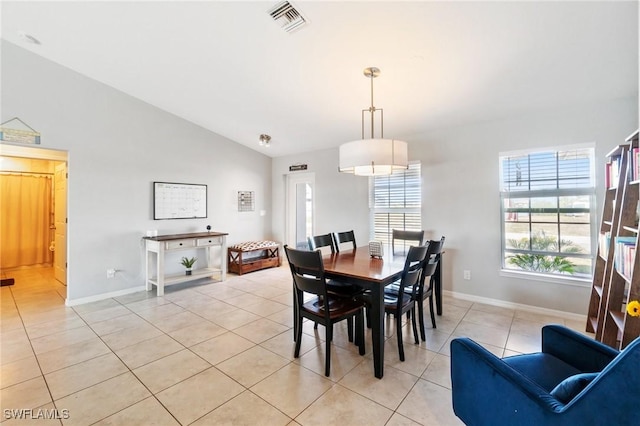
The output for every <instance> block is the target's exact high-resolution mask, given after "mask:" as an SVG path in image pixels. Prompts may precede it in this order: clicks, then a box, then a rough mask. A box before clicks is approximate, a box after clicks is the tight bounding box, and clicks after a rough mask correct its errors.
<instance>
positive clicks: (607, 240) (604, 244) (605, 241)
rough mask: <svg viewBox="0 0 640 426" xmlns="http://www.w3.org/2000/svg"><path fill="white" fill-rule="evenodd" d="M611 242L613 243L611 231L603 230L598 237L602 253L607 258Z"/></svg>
mask: <svg viewBox="0 0 640 426" xmlns="http://www.w3.org/2000/svg"><path fill="white" fill-rule="evenodd" d="M609 244H611V232H609V231H607V232H601V233H600V237H599V238H598V249H599V250H600V255H601V256H602V257H603V258H605V259H606V258H607V253H608V252H609Z"/></svg>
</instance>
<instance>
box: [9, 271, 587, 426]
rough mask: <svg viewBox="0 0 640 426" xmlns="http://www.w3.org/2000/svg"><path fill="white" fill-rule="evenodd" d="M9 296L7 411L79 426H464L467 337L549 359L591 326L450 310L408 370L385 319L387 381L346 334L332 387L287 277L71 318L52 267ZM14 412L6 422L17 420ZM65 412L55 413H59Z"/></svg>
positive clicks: (92, 309) (235, 280) (339, 335)
mask: <svg viewBox="0 0 640 426" xmlns="http://www.w3.org/2000/svg"><path fill="white" fill-rule="evenodd" d="M11 276H12V277H14V278H15V279H16V284H15V285H14V286H10V287H2V288H1V299H0V300H1V307H0V309H1V313H2V315H1V319H2V322H1V327H2V328H1V342H0V343H1V346H0V350H1V352H0V360H1V364H2V365H1V370H0V374H1V375H0V388H1V389H0V408H1V412H2V419H1V420H2V424H3V425H5V424H6V425H10V424H14V423H24V422H22V421H17V420H15V419H11V418H9V417H11V416H10V415H8V414H10V413H12V411H10V410H11V409H32V410H33V411H32V412H31V416H32V417H34V416H36V415H41V416H42V415H52V414H54V415H55V414H57V415H58V417H68V418H63V419H51V420H49V421H43V420H41V419H40V420H34V422H38V424H43V423H48V424H60V423H62V424H65V425H67V424H69V425H90V424H100V425H143V424H144V425H147V424H154V425H178V424H180V425H190V424H193V425H224V424H229V425H242V424H246V425H295V424H299V425H333V424H335V425H365V424H366V425H409V424H425V425H450V424H452V425H455V424H460V422H459V420H458V419H457V418H456V417H455V416H454V414H453V411H452V409H451V381H450V375H449V368H450V363H449V342H450V341H451V339H453V338H455V337H456V336H469V337H471V338H473V339H475V340H477V341H479V342H481V343H482V344H483V345H484V346H486V347H487V348H489V349H490V350H491V351H492V352H494V353H495V354H497V355H498V356H507V355H513V354H516V353H522V352H531V351H536V350H539V341H540V327H541V326H542V325H543V324H546V323H549V322H556V323H563V324H565V325H568V326H570V327H572V328H574V329H576V330H582V328H583V324H582V323H581V322H576V321H569V320H566V319H563V318H560V317H549V316H543V315H539V314H533V313H528V312H520V311H514V310H511V309H506V308H500V307H495V306H490V305H483V304H478V303H471V302H468V301H464V300H459V299H455V298H451V297H445V299H444V314H443V315H442V316H441V317H438V318H437V324H438V328H437V329H431V328H429V329H428V330H427V341H426V343H425V342H422V343H421V344H420V345H414V344H413V340H412V337H411V331H410V329H409V327H407V326H406V325H405V328H404V329H405V330H406V333H405V345H404V346H405V353H406V361H405V362H400V361H399V359H398V355H397V348H396V336H395V335H394V334H393V333H394V330H395V327H393V322H392V321H394V319H393V318H391V319H388V320H387V321H388V323H387V327H386V329H387V338H388V340H387V342H386V344H385V375H384V378H383V379H382V380H378V379H376V378H374V377H373V361H372V357H371V339H370V336H369V337H368V338H367V353H366V355H365V356H360V355H358V352H357V348H356V347H355V346H354V345H353V344H349V342H348V339H347V337H346V329H345V327H344V324H339V325H337V326H336V332H335V333H336V334H335V336H334V345H333V347H332V355H331V356H332V366H331V376H330V377H329V378H326V377H324V345H323V337H324V330H323V328H322V327H320V328H319V330H314V329H313V326H312V324H309V323H306V324H305V326H304V334H303V338H302V350H301V356H300V358H298V359H295V358H294V357H293V348H294V343H293V341H292V329H291V327H292V307H291V299H292V298H291V278H290V275H289V272H288V269H287V268H285V267H281V268H274V269H269V270H265V271H259V272H254V273H251V274H246V275H243V276H242V277H238V276H235V275H231V276H229V277H228V279H227V280H226V281H224V282H212V281H205V282H195V283H191V284H183V285H179V286H172V287H169V288H167V291H166V294H165V296H164V297H155V295H154V293H153V292H139V293H135V294H130V295H126V296H122V297H117V298H112V299H107V300H103V301H100V302H95V303H89V304H85V305H79V306H75V307H66V306H65V304H64V299H65V294H66V288H65V287H64V286H62V285H60V284H58V283H57V282H56V281H55V280H54V279H53V278H52V271H51V270H50V269H44V268H40V269H37V268H34V269H25V270H20V271H14V272H12V273H11ZM7 410H9V411H7ZM55 410H57V411H55Z"/></svg>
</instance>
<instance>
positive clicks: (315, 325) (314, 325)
mask: <svg viewBox="0 0 640 426" xmlns="http://www.w3.org/2000/svg"><path fill="white" fill-rule="evenodd" d="M313 329H314V330H317V329H318V322H317V321H316V323H315V324H313Z"/></svg>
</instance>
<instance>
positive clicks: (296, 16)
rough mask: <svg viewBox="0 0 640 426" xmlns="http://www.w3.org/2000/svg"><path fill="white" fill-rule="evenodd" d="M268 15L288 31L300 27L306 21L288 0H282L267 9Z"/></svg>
mask: <svg viewBox="0 0 640 426" xmlns="http://www.w3.org/2000/svg"><path fill="white" fill-rule="evenodd" d="M269 15H271V18H273V20H274V21H275V22H276V23H277V24H278V25H280V27H281V28H282V29H283V30H285V31H286V32H288V33H291V32H293V31H296V30H298V29H300V28H301V27H303V26H304V25H305V24H306V23H307V20H306V19H305V18H304V17H303V16H302V14H301V13H300V12H299V11H298V10H297V9H296V8H295V7H293V6H292V5H291V3H289V2H288V1H283V2H282V3H278V4H277V5H275V6H274V7H273V8H271V10H269Z"/></svg>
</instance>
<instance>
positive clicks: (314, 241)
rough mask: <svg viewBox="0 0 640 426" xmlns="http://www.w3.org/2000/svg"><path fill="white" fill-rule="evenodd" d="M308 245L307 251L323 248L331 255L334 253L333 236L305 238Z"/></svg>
mask: <svg viewBox="0 0 640 426" xmlns="http://www.w3.org/2000/svg"><path fill="white" fill-rule="evenodd" d="M307 241H308V243H309V250H311V251H313V250H318V249H320V250H322V248H323V247H329V248H330V249H331V253H335V252H336V246H335V244H334V243H333V236H332V235H331V234H323V235H314V236H311V237H308V238H307Z"/></svg>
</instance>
